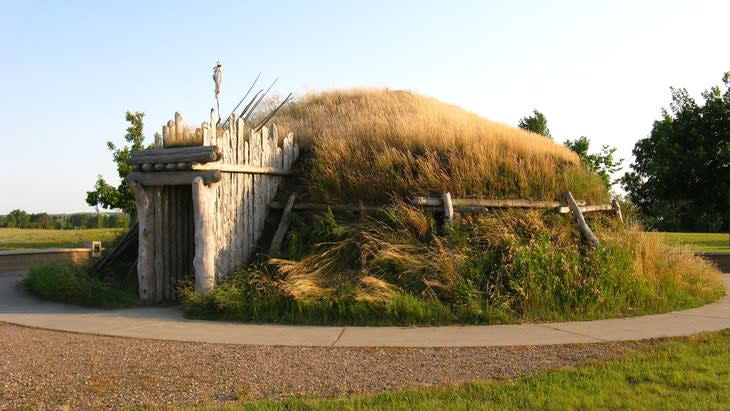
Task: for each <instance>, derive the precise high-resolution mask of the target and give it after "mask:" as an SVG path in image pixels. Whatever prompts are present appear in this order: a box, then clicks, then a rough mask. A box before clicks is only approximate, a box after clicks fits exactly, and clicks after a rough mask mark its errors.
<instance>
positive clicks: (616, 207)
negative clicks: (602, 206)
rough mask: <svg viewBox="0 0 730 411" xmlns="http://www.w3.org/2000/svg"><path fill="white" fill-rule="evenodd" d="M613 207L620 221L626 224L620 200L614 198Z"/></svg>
mask: <svg viewBox="0 0 730 411" xmlns="http://www.w3.org/2000/svg"><path fill="white" fill-rule="evenodd" d="M611 207H612V208H613V211H614V212H615V213H616V216H618V219H619V221H621V223H623V222H624V215H623V214H622V213H621V204H620V203H619V202H618V199H616V198H614V199H613V200H611Z"/></svg>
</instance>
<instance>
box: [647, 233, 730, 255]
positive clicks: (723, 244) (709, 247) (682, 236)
mask: <svg viewBox="0 0 730 411" xmlns="http://www.w3.org/2000/svg"><path fill="white" fill-rule="evenodd" d="M652 234H653V235H658V236H664V238H666V240H667V241H668V242H669V243H670V244H677V245H686V246H688V247H689V248H691V249H692V250H694V251H726V252H730V246H729V245H728V234H727V233H662V232H657V233H652Z"/></svg>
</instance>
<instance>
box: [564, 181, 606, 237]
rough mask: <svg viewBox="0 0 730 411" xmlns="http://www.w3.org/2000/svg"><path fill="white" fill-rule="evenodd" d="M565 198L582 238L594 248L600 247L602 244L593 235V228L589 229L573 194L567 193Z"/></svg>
mask: <svg viewBox="0 0 730 411" xmlns="http://www.w3.org/2000/svg"><path fill="white" fill-rule="evenodd" d="M563 196H564V198H565V202H566V203H567V204H568V207H570V210H571V211H572V212H573V219H574V220H575V223H576V224H577V225H578V230H579V231H580V234H581V236H582V237H583V238H584V239H585V240H586V241H587V242H588V244H590V245H591V246H592V247H598V246H599V245H600V244H601V242H600V241H598V237H596V235H595V234H593V231H591V228H590V227H588V223H586V220H585V218H584V217H583V212H582V211H581V210H580V206H578V203H576V201H575V199H574V198H573V194H572V193H571V192H570V191H566V192H565V194H564V195H563Z"/></svg>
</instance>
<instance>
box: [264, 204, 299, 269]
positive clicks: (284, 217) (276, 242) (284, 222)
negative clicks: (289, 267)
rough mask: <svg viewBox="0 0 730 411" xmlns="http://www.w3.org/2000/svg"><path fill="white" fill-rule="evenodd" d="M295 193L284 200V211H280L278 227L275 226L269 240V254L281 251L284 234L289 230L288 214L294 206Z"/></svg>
mask: <svg viewBox="0 0 730 411" xmlns="http://www.w3.org/2000/svg"><path fill="white" fill-rule="evenodd" d="M296 198H297V195H296V194H294V193H292V195H290V196H289V200H288V201H287V202H286V206H285V207H284V212H283V213H281V221H279V227H277V228H276V233H275V234H274V238H273V239H272V240H271V247H269V255H276V254H279V252H280V251H281V244H282V243H283V242H284V236H285V235H286V232H287V230H289V214H290V213H291V209H292V207H294V201H295V200H296Z"/></svg>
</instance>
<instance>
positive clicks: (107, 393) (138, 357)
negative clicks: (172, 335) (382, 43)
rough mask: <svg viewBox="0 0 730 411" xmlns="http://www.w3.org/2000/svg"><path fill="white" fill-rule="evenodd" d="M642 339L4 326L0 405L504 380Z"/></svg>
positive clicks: (137, 401) (186, 401) (174, 400)
mask: <svg viewBox="0 0 730 411" xmlns="http://www.w3.org/2000/svg"><path fill="white" fill-rule="evenodd" d="M637 344H638V343H600V344H582V345H563V346H543V347H486V348H341V347H336V348H326V347H325V348H322V347H269V346H236V345H223V344H197V343H185V342H172V341H158V340H144V339H132V338H116V337H103V336H94V335H84V334H73V333H66V332H58V331H47V330H39V329H33V328H26V327H20V326H15V325H10V324H4V323H0V409H14V408H18V407H23V406H31V407H33V408H39V409H43V408H48V409H58V408H59V407H62V406H64V405H67V406H70V408H72V409H89V408H93V409H112V408H120V407H139V406H147V407H184V406H195V405H201V406H202V405H207V406H211V405H233V404H236V403H240V401H242V400H246V399H254V398H262V397H269V398H283V397H288V396H301V395H306V396H342V395H353V394H372V393H377V392H381V391H385V390H397V389H403V388H413V387H427V386H432V385H443V384H458V383H461V382H466V381H474V380H487V379H510V378H515V377H517V376H519V375H522V374H525V373H529V372H533V371H536V370H540V369H547V368H559V367H566V366H573V365H576V364H580V363H582V362H584V361H586V360H587V359H591V358H608V357H615V356H617V355H620V354H623V353H626V352H628V351H632V350H634V349H636V347H637Z"/></svg>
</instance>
